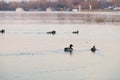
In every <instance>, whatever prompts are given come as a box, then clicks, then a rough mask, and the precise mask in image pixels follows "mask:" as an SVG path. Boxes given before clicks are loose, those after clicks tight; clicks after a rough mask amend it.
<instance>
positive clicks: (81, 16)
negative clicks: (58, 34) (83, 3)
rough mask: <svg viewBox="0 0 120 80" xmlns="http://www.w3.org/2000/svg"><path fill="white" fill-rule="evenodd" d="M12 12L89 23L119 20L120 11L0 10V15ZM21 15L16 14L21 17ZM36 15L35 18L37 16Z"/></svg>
mask: <svg viewBox="0 0 120 80" xmlns="http://www.w3.org/2000/svg"><path fill="white" fill-rule="evenodd" d="M14 14H16V15H17V14H22V15H23V16H24V14H25V15H29V16H33V15H32V14H34V16H35V15H37V16H38V17H39V18H41V17H43V16H44V18H45V19H46V20H56V19H57V18H58V19H60V20H61V21H64V20H66V21H67V20H68V21H72V20H73V19H74V20H77V21H81V22H83V23H84V22H88V23H89V22H90V23H94V22H97V23H104V22H120V12H69V11H49V12H47V11H21V12H16V11H0V16H1V17H2V15H4V17H5V16H6V15H7V16H11V15H12V16H14ZM22 15H17V16H19V17H22ZM34 16H33V17H34ZM38 17H37V18H38ZM49 17H50V18H49Z"/></svg>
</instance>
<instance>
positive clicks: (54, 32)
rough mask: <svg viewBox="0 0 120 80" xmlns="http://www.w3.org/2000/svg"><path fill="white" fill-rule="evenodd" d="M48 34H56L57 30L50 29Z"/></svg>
mask: <svg viewBox="0 0 120 80" xmlns="http://www.w3.org/2000/svg"><path fill="white" fill-rule="evenodd" d="M47 34H56V31H54V30H53V31H50V32H47Z"/></svg>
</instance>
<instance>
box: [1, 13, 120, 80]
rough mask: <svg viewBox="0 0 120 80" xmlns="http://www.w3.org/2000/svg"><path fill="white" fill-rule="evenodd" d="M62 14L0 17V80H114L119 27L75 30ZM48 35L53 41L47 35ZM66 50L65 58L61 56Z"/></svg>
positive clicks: (118, 58)
mask: <svg viewBox="0 0 120 80" xmlns="http://www.w3.org/2000/svg"><path fill="white" fill-rule="evenodd" d="M67 14H69V13H67ZM67 14H64V15H63V14H59V13H58V14H55V13H54V14H52V13H50V14H48V13H41V14H39V13H13V12H11V13H0V28H1V29H5V30H6V32H5V34H3V35H2V34H0V80H119V79H120V77H119V74H120V64H119V63H120V54H119V52H120V46H119V44H120V36H119V34H120V27H119V25H117V24H88V23H86V24H83V23H82V24H81V18H78V16H76V15H75V14H70V15H69V16H68V15H67ZM44 15H46V16H44ZM54 15H55V16H54ZM65 16H66V17H65ZM81 17H82V16H81ZM77 18H78V19H77ZM67 22H68V23H67ZM63 23H67V24H63ZM76 23H77V24H76ZM52 30H55V31H56V34H55V35H49V34H47V32H49V31H52ZM77 30H79V34H73V33H72V32H73V31H77ZM69 44H73V45H74V47H73V53H72V55H71V56H70V53H65V52H64V48H65V47H66V46H68V45H69ZM93 45H95V46H96V48H97V50H96V52H95V53H92V52H91V51H90V49H91V46H93Z"/></svg>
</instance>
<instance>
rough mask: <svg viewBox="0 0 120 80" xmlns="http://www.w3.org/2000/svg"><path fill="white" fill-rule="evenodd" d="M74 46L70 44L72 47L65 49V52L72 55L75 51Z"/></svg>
mask: <svg viewBox="0 0 120 80" xmlns="http://www.w3.org/2000/svg"><path fill="white" fill-rule="evenodd" d="M72 47H73V45H72V44H70V46H69V47H66V48H64V51H65V52H70V53H72V51H73V48H72Z"/></svg>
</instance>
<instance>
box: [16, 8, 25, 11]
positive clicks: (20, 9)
mask: <svg viewBox="0 0 120 80" xmlns="http://www.w3.org/2000/svg"><path fill="white" fill-rule="evenodd" d="M22 11H24V9H23V8H16V12H22Z"/></svg>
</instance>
